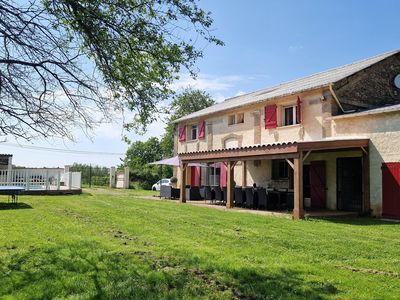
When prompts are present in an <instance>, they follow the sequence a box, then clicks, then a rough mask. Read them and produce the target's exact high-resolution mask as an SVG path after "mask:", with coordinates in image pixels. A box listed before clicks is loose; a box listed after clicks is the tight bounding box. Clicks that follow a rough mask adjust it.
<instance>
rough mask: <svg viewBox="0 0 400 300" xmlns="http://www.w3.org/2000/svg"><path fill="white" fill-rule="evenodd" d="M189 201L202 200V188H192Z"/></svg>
mask: <svg viewBox="0 0 400 300" xmlns="http://www.w3.org/2000/svg"><path fill="white" fill-rule="evenodd" d="M189 199H190V200H201V199H202V198H201V195H200V188H199V187H198V186H192V187H191V188H189Z"/></svg>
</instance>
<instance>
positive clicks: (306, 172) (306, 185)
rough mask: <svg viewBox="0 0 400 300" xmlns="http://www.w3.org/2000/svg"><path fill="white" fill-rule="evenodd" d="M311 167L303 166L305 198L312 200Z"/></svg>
mask: <svg viewBox="0 0 400 300" xmlns="http://www.w3.org/2000/svg"><path fill="white" fill-rule="evenodd" d="M310 188H311V187H310V165H304V166H303V197H304V198H310V197H311V194H310Z"/></svg>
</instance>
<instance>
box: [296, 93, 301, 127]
mask: <svg viewBox="0 0 400 300" xmlns="http://www.w3.org/2000/svg"><path fill="white" fill-rule="evenodd" d="M296 123H297V124H300V123H301V100H300V97H299V96H297V106H296Z"/></svg>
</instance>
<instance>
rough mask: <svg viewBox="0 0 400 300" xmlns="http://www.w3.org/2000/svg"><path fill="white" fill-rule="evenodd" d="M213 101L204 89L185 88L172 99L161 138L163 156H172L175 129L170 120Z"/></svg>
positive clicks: (209, 104) (199, 108)
mask: <svg viewBox="0 0 400 300" xmlns="http://www.w3.org/2000/svg"><path fill="white" fill-rule="evenodd" d="M214 103H215V101H214V100H213V99H212V98H211V96H210V95H209V94H208V93H206V92H205V91H202V90H198V89H192V88H186V89H184V90H183V91H182V92H181V93H179V94H178V95H177V96H175V98H174V99H173V100H172V102H171V105H170V107H169V108H168V111H169V116H168V125H167V127H166V128H165V134H164V135H163V137H162V140H161V147H162V151H163V154H164V156H165V157H171V156H173V151H174V132H175V130H176V128H175V126H174V124H172V123H171V122H172V121H174V120H177V119H179V118H181V117H183V116H185V115H188V114H190V113H193V112H196V111H199V110H201V109H204V108H207V107H209V106H211V105H213V104H214Z"/></svg>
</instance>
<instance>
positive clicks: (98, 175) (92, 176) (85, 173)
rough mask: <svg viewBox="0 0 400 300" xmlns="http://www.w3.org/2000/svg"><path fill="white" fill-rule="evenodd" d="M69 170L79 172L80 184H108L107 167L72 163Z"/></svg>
mask: <svg viewBox="0 0 400 300" xmlns="http://www.w3.org/2000/svg"><path fill="white" fill-rule="evenodd" d="M70 170H71V172H81V181H82V184H89V183H91V184H92V185H94V186H108V185H109V184H110V174H109V169H108V168H107V167H102V166H91V165H88V164H79V163H74V164H73V165H72V166H71V167H70Z"/></svg>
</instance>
